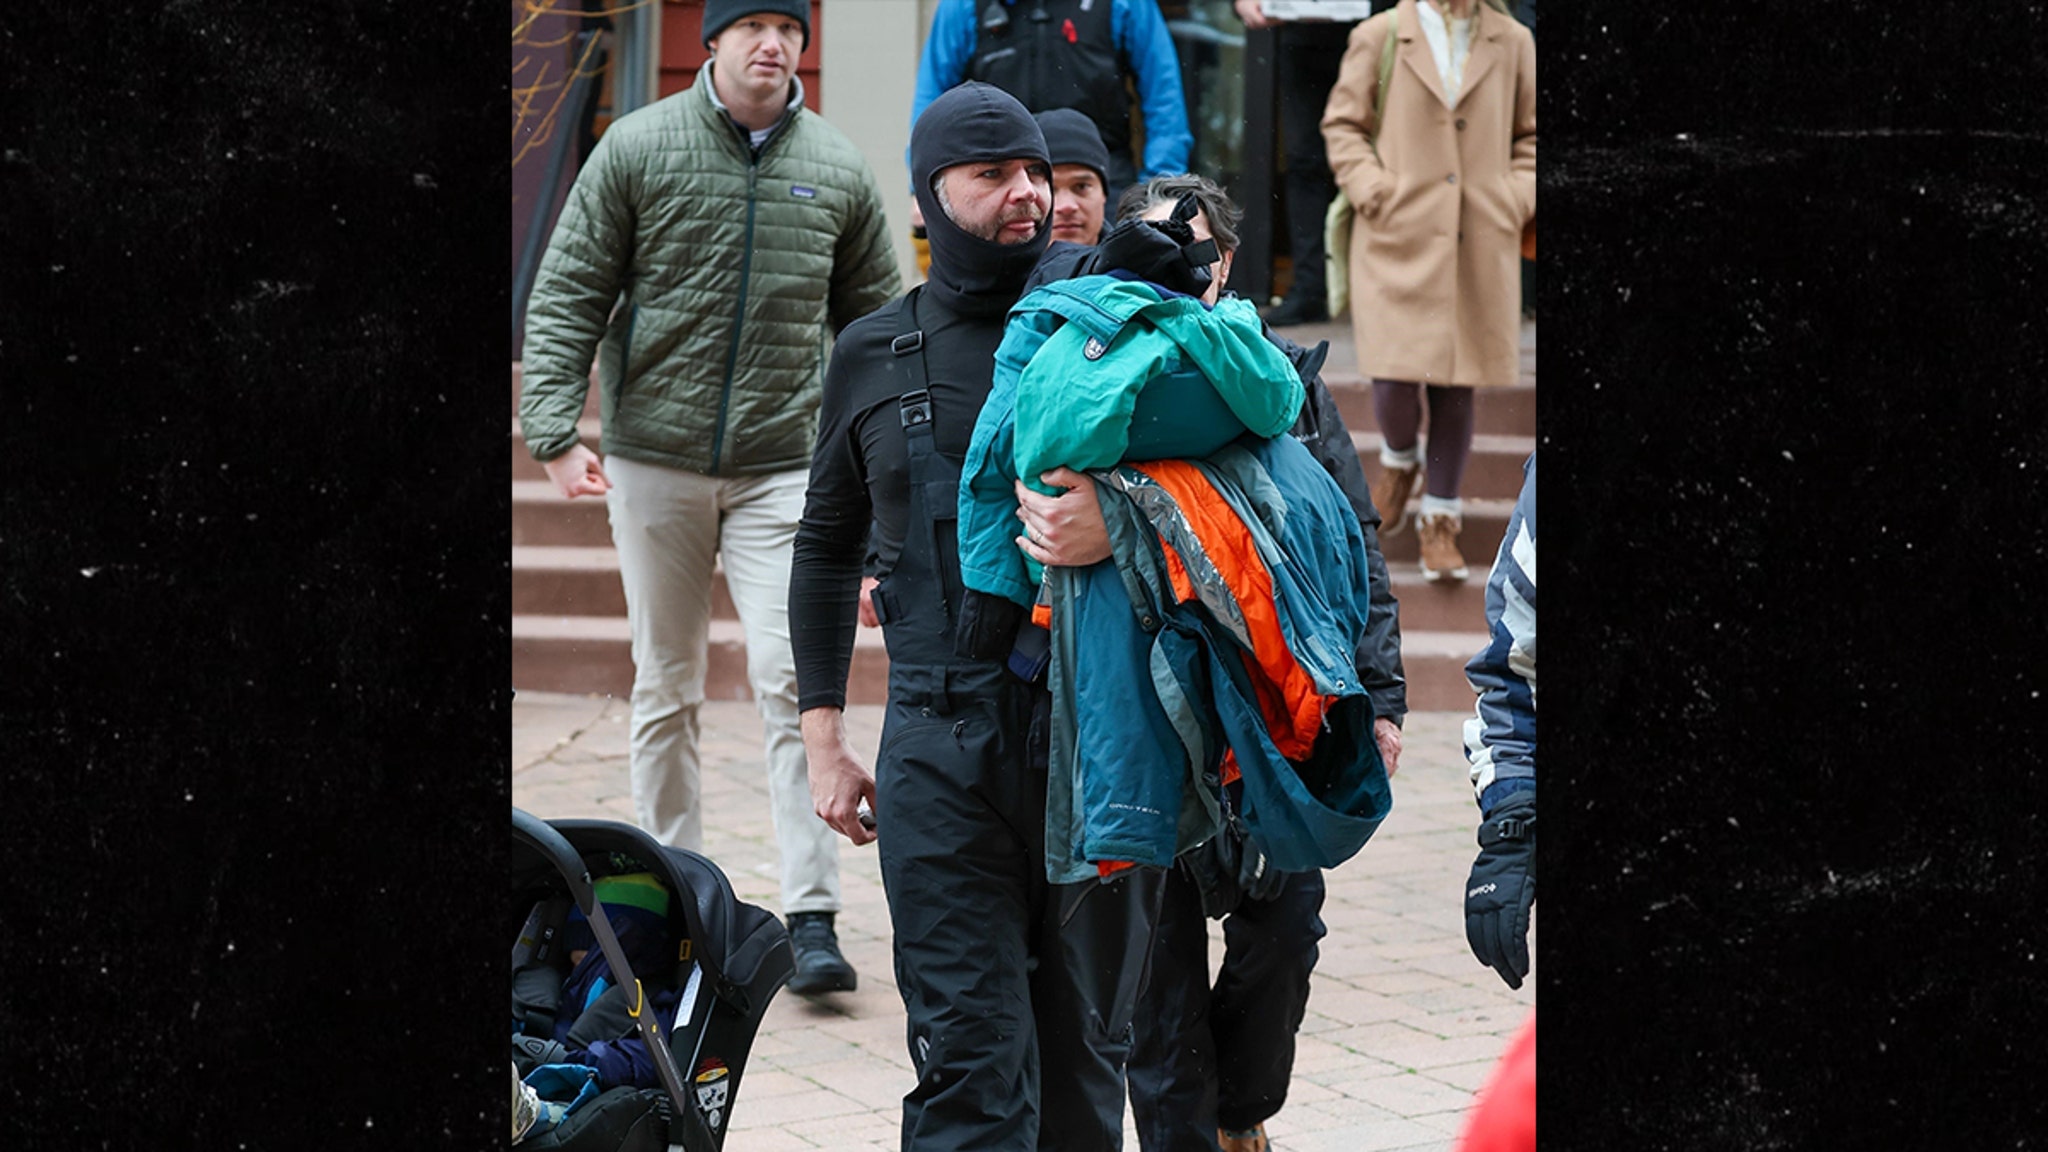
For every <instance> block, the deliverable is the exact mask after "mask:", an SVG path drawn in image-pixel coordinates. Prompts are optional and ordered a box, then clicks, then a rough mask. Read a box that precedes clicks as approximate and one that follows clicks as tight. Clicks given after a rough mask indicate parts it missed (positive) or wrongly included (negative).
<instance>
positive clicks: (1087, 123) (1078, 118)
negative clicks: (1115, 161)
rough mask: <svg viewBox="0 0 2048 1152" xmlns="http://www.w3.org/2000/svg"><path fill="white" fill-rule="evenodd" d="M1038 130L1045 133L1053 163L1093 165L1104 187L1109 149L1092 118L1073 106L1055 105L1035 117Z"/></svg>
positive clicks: (1106, 183)
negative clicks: (1060, 106) (1103, 142)
mask: <svg viewBox="0 0 2048 1152" xmlns="http://www.w3.org/2000/svg"><path fill="white" fill-rule="evenodd" d="M1034 119H1036V120H1037V121H1038V130H1039V131H1041V132H1043V133H1045V150H1046V151H1048V152H1050V153H1052V162H1053V163H1054V164H1081V165H1085V166H1087V167H1089V168H1093V169H1095V175H1096V177H1097V178H1098V179H1100V180H1101V181H1102V184H1103V187H1105V188H1107V187H1108V186H1109V149H1107V148H1105V147H1103V145H1102V133H1101V132H1100V131H1099V130H1097V129H1096V127H1095V121H1093V120H1090V119H1089V118H1088V117H1087V116H1085V115H1083V114H1082V113H1079V112H1076V111H1074V110H1073V109H1072V108H1055V109H1053V110H1052V111H1050V112H1040V113H1039V114H1038V115H1037V116H1036V117H1034Z"/></svg>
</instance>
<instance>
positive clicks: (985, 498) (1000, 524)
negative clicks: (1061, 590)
mask: <svg viewBox="0 0 2048 1152" xmlns="http://www.w3.org/2000/svg"><path fill="white" fill-rule="evenodd" d="M1303 395H1304V391H1303V389H1302V384H1301V377H1300V376H1298V375H1297V374H1296V373H1295V371H1294V365H1293V364H1292V363H1291V362H1289V361H1288V359H1287V357H1286V355H1285V354H1283V353H1282V352H1281V351H1280V350H1279V349H1278V348H1276V347H1274V346H1273V344H1272V342H1271V341H1269V340H1267V339H1266V338H1265V335H1264V334H1263V332H1262V330H1261V328H1260V325H1259V314H1258V311H1257V310H1256V309H1254V308H1253V307H1252V306H1251V304H1250V303H1249V302H1248V301H1244V300H1239V299H1234V298H1233V299H1226V300H1223V301H1221V302H1220V303H1218V304H1217V305H1216V306H1215V307H1214V308H1210V307H1208V306H1207V305H1204V304H1203V303H1202V302H1201V301H1200V300H1197V299H1195V298H1194V297H1191V296H1180V295H1176V294H1173V293H1165V292H1162V291H1161V290H1160V289H1159V288H1157V287H1155V286H1153V285H1151V284H1148V283H1145V282H1143V281H1138V280H1124V279H1121V278H1118V277H1114V276H1082V277H1078V278H1076V279H1072V280H1062V281H1059V282H1057V283H1054V284H1048V285H1046V286H1045V287H1043V288H1040V289H1038V290H1037V291H1035V292H1033V293H1031V294H1030V295H1029V296H1026V297H1024V299H1022V300H1020V301H1018V302H1017V304H1016V306H1015V307H1013V308H1011V309H1010V320H1009V327H1008V328H1007V329H1006V330H1005V331H1004V333H1003V342H1002V344H1001V345H1000V346H999V347H998V348H997V349H996V371H995V382H994V386H993V387H992V388H991V389H990V390H989V396H988V400H987V401H986V402H985V403H984V404H983V405H982V409H981V417H980V419H979V420H978V421H977V422H976V423H975V427H974V438H973V440H971V441H970V442H969V444H968V448H967V459H966V462H965V464H964V466H963V471H964V474H965V475H966V477H967V483H965V484H963V485H962V486H961V488H960V574H961V578H962V581H963V582H964V583H965V584H966V585H967V587H969V588H973V589H976V590H978V591H981V592H987V593H991V594H994V595H999V596H1004V597H1007V598H1009V599H1010V600H1013V601H1015V602H1017V603H1019V604H1030V603H1031V602H1032V600H1033V599H1034V598H1035V597H1036V595H1037V591H1038V582H1039V578H1040V576H1041V572H1040V570H1039V567H1038V565H1037V564H1036V563H1035V562H1033V561H1031V560H1030V558H1028V557H1027V556H1025V555H1024V553H1023V551H1022V550H1020V549H1019V548H1018V547H1017V543H1016V538H1017V536H1018V535H1019V534H1020V531H1021V529H1020V526H1019V523H1018V520H1017V497H1016V492H1015V489H1014V488H1013V486H1012V485H1013V482H1014V481H1015V480H1016V479H1017V478H1018V477H1020V476H1021V477H1024V478H1026V480H1027V481H1028V482H1029V483H1030V484H1031V486H1032V487H1033V488H1036V489H1038V490H1039V491H1041V492H1045V493H1047V494H1048V495H1050V494H1052V493H1053V492H1055V491H1057V490H1056V489H1053V488H1050V487H1047V486H1046V485H1044V484H1041V483H1039V481H1038V476H1039V474H1040V473H1042V472H1046V471H1049V470H1051V469H1053V468H1058V467H1060V466H1062V465H1064V466H1066V467H1068V468H1072V469H1074V470H1075V471H1087V470H1088V469H1093V468H1108V467H1111V466H1113V465H1115V464H1118V463H1121V462H1126V461H1128V462H1131V463H1142V462H1144V461H1147V460H1170V459H1197V458H1201V457H1204V456H1208V455H1210V454H1211V453H1214V452H1215V451H1217V450H1218V449H1220V448H1222V447H1223V446H1224V445H1226V444H1228V443H1230V442H1231V441H1232V440H1235V439H1237V438H1238V437H1239V436H1242V435H1243V434H1244V433H1246V432H1251V433H1252V434H1253V435H1255V436H1260V437H1270V436H1277V435H1279V434H1280V433H1282V432H1285V431H1286V430H1287V429H1289V428H1291V427H1293V425H1294V421H1295V418H1296V417H1297V416H1298V415H1299V414H1300V412H1301V403H1302V398H1303Z"/></svg>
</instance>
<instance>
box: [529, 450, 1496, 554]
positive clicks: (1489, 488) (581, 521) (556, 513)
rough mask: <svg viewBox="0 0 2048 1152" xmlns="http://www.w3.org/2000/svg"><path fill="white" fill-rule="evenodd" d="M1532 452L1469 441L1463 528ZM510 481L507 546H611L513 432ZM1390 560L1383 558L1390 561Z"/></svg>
mask: <svg viewBox="0 0 2048 1152" xmlns="http://www.w3.org/2000/svg"><path fill="white" fill-rule="evenodd" d="M587 423H588V425H589V426H588V427H584V429H583V430H584V434H585V437H586V442H587V443H592V444H594V443H596V441H597V428H596V424H595V422H594V421H590V422H587ZM579 427H582V426H581V425H579ZM1351 442H1352V446H1353V447H1354V448H1356V449H1357V451H1358V458H1359V463H1360V464H1361V465H1362V466H1363V467H1364V469H1365V477H1366V481H1367V483H1371V482H1373V481H1375V480H1377V479H1378V478H1379V475H1380V436H1379V434H1378V433H1377V432H1353V433H1352V434H1351ZM1535 448H1536V441H1535V439H1534V438H1533V437H1528V436H1494V435H1475V436H1474V437H1473V438H1472V457H1471V460H1470V462H1469V463H1468V464H1467V465H1466V470H1465V498H1466V500H1465V502H1466V506H1467V509H1468V514H1467V520H1468V522H1469V521H1470V520H1471V512H1470V509H1471V508H1472V506H1473V505H1474V504H1475V503H1482V502H1485V501H1489V500H1506V501H1509V502H1512V501H1513V500H1514V497H1515V495H1516V494H1517V493H1519V492H1520V491H1521V490H1522V461H1524V460H1526V459H1527V458H1528V456H1529V453H1531V452H1533V451H1535ZM512 475H513V477H514V480H513V481H512V543H513V545H514V546H515V547H517V546H543V547H547V546H554V547H562V546H566V547H585V548H603V547H607V546H609V545H610V544H611V542H612V530H611V522H610V520H609V519H608V513H607V512H606V510H605V502H604V500H603V499H602V498H601V497H593V496H579V497H577V498H576V499H574V500H569V499H566V498H564V497H563V496H562V495H561V494H559V493H557V492H556V491H555V486H554V484H553V483H552V482H550V481H549V480H548V479H547V473H546V472H545V471H544V470H542V468H541V466H540V465H539V464H536V463H534V461H533V458H532V457H531V456H528V455H527V453H526V444H525V442H524V441H522V440H521V439H520V438H519V434H518V432H517V431H516V430H515V431H514V432H513V433H512ZM1421 499H1422V496H1421V493H1420V492H1417V493H1416V495H1415V497H1414V500H1415V501H1416V502H1420V500H1421ZM1412 510H1413V509H1412V506H1411V511H1412ZM1381 515H1382V516H1383V517H1384V516H1386V515H1387V513H1386V510H1385V509H1381ZM1478 530H1479V528H1478V526H1477V525H1476V524H1472V523H1468V525H1467V528H1466V532H1465V536H1464V538H1465V539H1472V538H1473V537H1472V533H1473V532H1474V531H1478ZM1395 539H1399V537H1398V536H1396V538H1395ZM1498 542H1499V537H1498V536H1496V537H1494V539H1493V543H1489V544H1487V545H1486V548H1487V550H1488V552H1489V553H1490V552H1491V550H1492V548H1493V545H1494V543H1498ZM1396 554H1397V553H1394V552H1391V551H1390V552H1389V553H1388V555H1389V556H1390V557H1391V556H1393V555H1396ZM1400 555H1412V553H1400ZM1468 558H1469V557H1468Z"/></svg>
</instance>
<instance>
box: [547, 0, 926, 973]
mask: <svg viewBox="0 0 2048 1152" xmlns="http://www.w3.org/2000/svg"><path fill="white" fill-rule="evenodd" d="M810 31H811V29H810V4H809V0H708V2H707V3H706V4H705V5H704V43H705V45H706V46H707V47H709V48H710V49H711V51H712V57H711V59H710V60H709V61H707V62H706V63H705V65H704V68H703V70H702V71H700V72H699V73H698V74H697V81H696V83H695V84H694V85H693V86H692V87H691V88H689V89H688V90H686V91H684V92H680V93H677V94H676V95H673V96H670V97H668V98H666V99H664V100H661V101H658V102H656V103H654V104H652V105H650V106H648V107H646V108H643V109H640V110H639V111H636V112H634V113H632V114H630V115H627V116H625V117H622V118H621V119H620V120H618V122H616V123H615V124H613V125H612V126H611V128H610V129H609V130H607V131H606V132H605V134H604V136H603V138H602V139H600V140H599V141H598V144H597V147H596V149H595V150H594V151H592V153H591V155H590V159H589V161H588V162H586V163H585V165H584V167H583V169H582V171H581V172H579V173H578V175H577V177H576V181H575V184H574V186H573V187H571V189H570V191H569V195H568V199H567V201H566V203H565V204H564V205H563V208H562V214H561V218H560V220H559V222H558V223H557V224H556V225H555V230H554V234H553V236H552V237H551V238H550V240H549V242H548V251H547V255H546V257H545V258H544V259H543V260H542V262H541V267H540V273H539V276H538V277H537V279H536V280H535V282H534V288H533V295H532V297H531V299H530V301H529V303H528V305H527V313H526V345H525V351H524V372H525V384H524V390H523V392H522V394H521V396H520V402H519V419H520V426H521V429H522V431H523V433H524V435H525V439H526V444H527V447H528V449H529V450H530V451H531V452H532V453H533V456H534V458H535V459H536V460H539V461H540V462H541V463H542V465H543V466H544V467H545V468H546V469H547V473H548V476H549V478H550V479H552V480H553V481H554V483H555V486H556V488H558V489H559V490H560V491H561V493H562V495H563V496H565V497H568V498H570V499H579V498H582V497H588V496H602V497H604V499H605V501H606V504H607V506H608V511H609V513H610V519H611V526H612V540H613V542H614V543H615V544H616V546H617V548H618V554H619V573H620V576H621V577H622V579H623V581H624V583H625V591H626V614H627V617H628V619H629V620H630V622H631V626H632V634H633V669H634V676H633V718H632V757H631V768H632V785H633V802H634V808H635V811H636V813H637V816H638V819H639V821H640V824H641V825H642V826H643V827H645V828H646V829H647V830H648V831H649V832H650V833H652V834H653V835H654V836H655V837H656V838H657V839H659V840H661V841H662V842H664V843H667V844H672V845H676V846H678V847H682V848H688V849H692V850H699V849H701V846H702V843H703V812H702V805H701V803H700V801H701V797H702V793H701V790H700V784H699V770H698V758H697V711H698V706H699V705H700V704H701V703H702V702H703V699H704V669H705V650H706V641H707V637H708V634H709V625H710V617H711V585H712V574H713V570H714V565H715V564H720V563H722V566H723V568H724V572H725V581H726V585H727V587H728V588H729V589H730V590H731V592H732V598H733V602H734V604H735V606H736V607H737V608H738V611H739V617H740V623H741V625H742V626H743V628H744V630H745V633H746V644H747V675H748V678H749V680H750V681H751V683H752V687H753V692H754V700H755V702H756V703H757V705H758V706H759V708H760V710H761V717H762V720H763V723H764V727H765V728H766V733H767V748H766V758H767V768H768V784H769V796H770V801H771V805H772V808H773V814H774V818H775V831H776V840H777V845H778V848H779V849H780V854H781V861H782V911H783V915H784V916H785V918H787V919H788V921H789V925H790V934H791V937H792V942H793V943H794V944H795V946H796V954H797V972H796V976H795V978H794V979H793V980H792V981H791V982H790V987H791V988H793V989H795V990H796V991H798V992H800V993H807V994H812V993H819V992H828V991H839V990H851V989H852V988H853V987H854V983H855V974H854V971H853V968H852V966H851V965H849V964H848V963H847V962H846V960H845V958H844V957H843V956H841V954H840V952H839V945H838V937H837V933H836V930H835V926H834V918H835V916H836V914H837V913H838V911H839V907H840V897H839V859H838V847H837V841H836V839H835V837H834V834H833V832H832V830H831V829H830V828H828V827H826V825H825V824H824V822H823V821H821V820H820V819H818V817H817V815H816V814H815V812H813V810H812V807H811V797H810V787H809V783H808V779H807V773H806V768H805V763H804V749H803V740H802V736H801V733H800V731H799V728H798V722H797V697H796V670H795V665H794V663H793V661H792V658H791V655H790V646H789V623H788V610H787V595H788V589H789V567H790V547H791V540H792V537H793V535H794V533H795V531H796V523H797V520H798V518H799V517H800V516H801V514H802V512H803V501H804V486H805V482H806V479H807V476H808V469H809V464H810V456H811V445H812V441H813V439H814V437H815V436H816V434H817V413H818V398H819V389H820V380H821V374H822V369H823V367H824V363H825V357H826V354H827V351H828V349H829V347H830V344H831V338H832V336H833V335H834V334H836V333H837V332H838V331H839V329H841V328H843V327H845V326H846V325H847V324H849V323H851V322H852V321H854V320H855V319H858V318H859V317H860V316H862V315H864V314H866V313H867V312H869V311H871V310H873V309H874V308H876V307H878V306H880V305H882V304H884V303H887V302H888V301H889V300H891V299H892V298H894V297H895V296H896V295H897V294H898V293H899V292H900V291H901V290H902V288H901V284H900V282H899V277H898V275H897V271H896V259H895V255H894V253H893V252H892V251H891V250H890V247H889V241H888V235H889V233H888V226H887V222H886V221H885V220H884V218H883V215H882V206H881V196H880V193H879V192H878V191H877V189H876V186H875V178H874V173H873V172H872V171H871V170H870V169H869V167H868V164H867V162H866V160H865V159H863V158H862V156H861V154H860V152H859V151H858V150H857V149H856V148H855V147H854V146H853V144H852V142H851V141H849V140H847V138H846V137H845V136H844V135H843V134H842V133H840V132H839V130H838V129H836V128H834V127H832V126H831V125H830V124H828V123H826V122H825V121H824V119H823V118H821V117H819V116H818V115H817V114H815V113H813V112H811V111H809V110H807V109H806V108H805V107H804V103H803V84H802V82H801V81H800V80H798V79H797V76H796V68H797V58H798V56H799V55H800V54H801V53H802V51H803V49H804V48H805V46H806V45H808V44H809V42H810ZM593 361H594V362H595V363H596V366H597V376H598V380H599V386H600V388H601V390H602V391H601V397H600V409H599V410H600V415H601V416H602V421H603V426H602V434H601V438H600V440H599V444H598V450H597V451H596V452H593V451H591V449H590V448H589V447H587V446H586V445H584V444H583V443H582V440H581V437H580V436H579V434H578V431H577V427H576V421H577V418H578V417H579V416H580V415H581V414H582V412H583V406H584V401H585V395H586V390H587V389H588V387H589V378H590V372H591V366H592V363H593Z"/></svg>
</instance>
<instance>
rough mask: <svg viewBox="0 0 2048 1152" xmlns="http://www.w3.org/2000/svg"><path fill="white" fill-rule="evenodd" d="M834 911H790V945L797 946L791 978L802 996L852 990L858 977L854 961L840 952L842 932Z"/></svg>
mask: <svg viewBox="0 0 2048 1152" xmlns="http://www.w3.org/2000/svg"><path fill="white" fill-rule="evenodd" d="M832 915H833V914H832V913H830V912H792V913H790V915H789V945H790V947H792V948H794V949H796V974H795V975H794V976H791V977H790V978H789V990H790V991H791V992H794V993H796V994H797V995H799V996H815V995H817V994H818V993H820V992H851V991H853V988H854V984H855V983H856V982H857V980H858V978H857V977H856V976H855V975H854V971H853V965H851V964H848V963H847V962H846V957H844V956H841V955H840V954H839V933H837V932H835V931H833V930H832Z"/></svg>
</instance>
